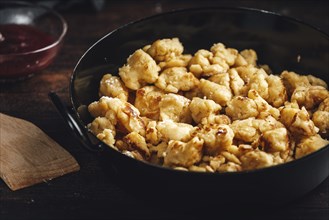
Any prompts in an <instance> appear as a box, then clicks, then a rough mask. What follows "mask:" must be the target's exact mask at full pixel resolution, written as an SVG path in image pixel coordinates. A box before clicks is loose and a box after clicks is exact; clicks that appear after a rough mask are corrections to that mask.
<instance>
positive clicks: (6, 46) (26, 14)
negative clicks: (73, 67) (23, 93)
mask: <svg viewBox="0 0 329 220" xmlns="http://www.w3.org/2000/svg"><path fill="white" fill-rule="evenodd" d="M66 32H67V23H66V21H65V20H64V18H63V17H62V16H61V15H60V14H58V13H57V12H55V11H54V10H52V9H50V8H47V7H44V6H41V5H35V4H31V3H26V2H15V1H7V2H3V1H1V2H0V81H1V82H8V81H17V80H22V79H26V78H28V77H31V76H33V75H34V74H36V73H39V72H40V71H41V70H43V69H45V68H46V67H48V66H49V65H50V64H51V63H52V62H53V61H54V59H55V57H56V55H57V54H58V52H59V50H60V48H61V46H62V43H63V39H64V36H65V34H66Z"/></svg>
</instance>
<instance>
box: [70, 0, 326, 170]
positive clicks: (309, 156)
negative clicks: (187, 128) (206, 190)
mask: <svg viewBox="0 0 329 220" xmlns="http://www.w3.org/2000/svg"><path fill="white" fill-rule="evenodd" d="M211 10H213V11H215V10H218V11H219V10H236V11H246V12H252V13H260V14H265V15H271V16H275V17H281V18H283V19H286V20H290V21H293V22H297V23H299V24H302V25H305V26H307V27H309V28H311V29H313V30H315V31H317V32H319V33H321V34H322V35H323V36H324V37H325V38H326V39H327V40H328V41H329V33H326V32H324V31H323V30H321V29H320V28H318V27H316V26H314V25H311V24H309V23H307V22H305V21H302V20H299V19H297V18H295V17H290V16H286V15H282V14H280V13H277V12H272V11H268V10H263V9H258V8H250V7H230V6H216V7H209V6H206V7H190V8H183V9H176V10H171V11H167V12H162V13H159V14H155V15H151V16H147V17H143V18H141V19H137V20H134V21H131V22H128V23H125V24H123V25H121V26H119V27H118V28H115V29H113V30H112V31H110V32H108V33H106V34H105V35H104V36H102V37H100V38H99V39H98V40H96V41H95V42H94V43H93V44H92V45H91V46H89V48H88V49H87V50H85V51H84V53H83V55H82V56H81V57H80V58H79V60H78V62H77V63H76V65H75V67H74V69H73V71H72V74H71V77H70V85H69V95H70V101H71V104H72V110H73V112H74V114H76V116H78V117H75V119H77V121H78V124H79V125H80V126H82V127H83V128H84V129H86V131H87V132H88V133H90V134H91V135H92V136H93V137H94V138H96V136H95V135H94V134H92V133H91V132H90V131H89V130H88V129H87V127H86V125H85V124H84V122H83V121H82V120H81V118H80V117H79V113H78V108H76V106H75V104H77V103H78V101H77V100H76V97H75V95H74V81H75V78H76V75H77V69H78V66H79V65H80V63H81V62H82V60H83V59H84V57H85V56H86V55H87V54H88V53H89V51H91V50H92V49H93V48H94V47H96V46H97V45H98V44H99V43H100V42H102V41H103V40H105V39H106V38H107V37H109V36H111V35H112V34H115V33H116V32H118V31H121V30H122V29H124V28H126V27H127V26H131V25H135V24H139V23H141V22H144V21H148V20H152V19H155V18H157V17H161V16H167V15H170V14H176V13H184V12H191V11H211ZM97 140H99V139H97ZM97 147H98V149H96V150H98V151H99V152H102V153H104V151H113V152H116V153H118V154H119V155H120V157H122V158H125V159H127V160H133V161H134V162H135V163H138V164H141V165H143V164H144V165H146V166H148V167H149V168H154V169H160V170H161V171H164V172H175V173H183V174H186V175H201V176H214V177H215V176H236V175H238V176H240V175H250V174H257V173H263V172H266V171H267V172H269V171H275V170H278V169H282V168H284V167H292V166H296V165H297V164H300V163H304V162H306V161H307V160H310V159H312V158H314V157H317V156H319V155H320V154H322V153H323V152H324V151H327V150H329V144H327V145H325V146H323V147H322V148H320V149H318V150H316V151H314V152H312V153H310V154H307V155H304V156H303V157H301V158H298V159H294V160H291V161H288V162H285V163H281V164H276V165H272V166H268V167H261V168H256V169H252V170H242V171H235V172H198V171H189V170H188V171H185V170H180V169H173V168H170V167H165V166H161V165H157V164H153V163H150V162H147V161H140V160H138V159H135V158H131V157H129V156H127V155H125V154H123V153H122V152H120V151H118V150H115V149H114V148H112V147H111V146H108V145H107V144H106V143H104V142H102V141H101V140H99V143H98V144H97ZM105 153H106V152H105Z"/></svg>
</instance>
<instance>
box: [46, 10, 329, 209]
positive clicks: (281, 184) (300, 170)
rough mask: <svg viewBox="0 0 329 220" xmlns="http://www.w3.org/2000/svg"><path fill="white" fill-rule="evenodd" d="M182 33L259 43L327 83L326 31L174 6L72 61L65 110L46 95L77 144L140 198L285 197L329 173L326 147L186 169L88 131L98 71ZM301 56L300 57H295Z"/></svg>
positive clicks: (277, 69)
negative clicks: (275, 161) (282, 157)
mask: <svg viewBox="0 0 329 220" xmlns="http://www.w3.org/2000/svg"><path fill="white" fill-rule="evenodd" d="M172 37H179V38H180V40H181V42H182V43H183V45H184V48H185V50H184V53H192V54H193V53H194V52H196V50H198V49H200V48H204V49H209V48H210V47H211V45H212V44H213V43H215V42H222V43H224V44H225V45H226V46H228V47H233V48H237V49H238V50H242V49H247V48H252V49H254V50H256V52H257V54H258V57H259V60H258V63H260V64H268V65H269V66H270V67H271V68H272V70H273V72H274V73H276V74H279V73H281V72H282V71H283V70H290V71H295V72H297V73H301V74H313V75H315V76H317V77H320V78H322V79H324V80H325V81H326V82H327V83H328V82H329V80H328V72H329V65H328V64H329V54H328V41H329V40H328V39H329V37H328V35H327V34H325V33H323V32H321V31H320V30H317V29H316V28H314V27H312V26H310V25H307V24H304V23H302V22H300V21H297V20H295V19H292V18H288V17H284V16H281V15H277V14H274V13H271V12H266V11H260V10H255V9H246V8H201V9H200V8H199V9H188V10H181V11H174V12H169V13H164V14H160V15H156V16H153V17H149V18H146V19H142V20H140V21H136V22H132V23H130V24H127V25H125V26H123V27H121V28H119V29H117V30H114V31H113V32H111V33H109V34H107V35H106V36H105V37H103V38H102V39H100V40H99V41H98V42H96V43H95V44H94V45H93V46H91V47H90V48H89V49H88V51H87V52H86V53H85V54H84V55H83V56H82V58H81V59H80V61H79V62H78V64H77V65H76V67H75V69H74V72H73V75H72V78H71V84H70V92H71V101H72V105H73V109H72V111H71V112H69V111H67V109H66V108H65V106H63V104H62V103H61V102H60V100H59V99H58V97H57V96H56V94H54V93H51V94H50V97H51V99H52V100H53V101H54V103H55V105H56V106H57V107H58V109H59V110H60V112H61V114H62V115H63V117H64V119H65V120H66V121H67V122H68V123H69V125H70V127H71V128H72V130H73V131H74V132H75V134H77V136H78V137H79V140H81V142H82V144H83V145H84V146H85V147H87V148H88V149H90V150H92V151H96V152H98V153H99V156H100V161H101V162H102V164H103V165H104V170H115V172H116V173H117V174H118V175H117V176H115V179H116V180H118V181H119V182H120V184H121V185H122V186H124V187H126V188H127V189H130V190H131V191H133V192H139V193H141V195H143V196H144V197H153V198H157V199H158V201H160V200H162V201H164V200H165V199H168V200H171V201H172V202H178V203H180V204H187V203H189V202H190V203H194V204H195V203H200V201H203V202H204V201H205V202H207V201H208V202H209V203H210V201H211V200H212V199H215V200H216V204H222V203H225V204H230V203H234V204H280V203H281V204H282V203H286V202H288V201H292V200H294V199H297V198H299V197H301V196H302V195H305V194H306V193H307V192H310V191H311V190H312V189H314V188H315V187H316V186H318V185H319V184H320V183H321V182H322V181H323V180H324V179H326V178H327V176H328V174H329V146H326V147H324V148H322V149H321V150H319V151H317V152H315V153H312V154H310V155H308V156H305V157H303V158H301V159H298V160H295V161H292V162H289V163H286V164H282V165H278V166H274V167H269V168H264V169H259V170H254V171H243V172H236V173H215V174H214V173H198V172H184V171H178V170H172V169H168V168H163V167H159V166H156V165H151V164H147V163H144V162H140V161H138V160H135V159H132V158H130V157H127V156H125V155H123V154H121V153H119V152H117V151H115V150H113V149H112V148H110V147H108V146H106V145H105V144H103V143H101V142H99V141H98V140H97V139H96V138H95V136H93V135H92V134H90V133H89V132H87V130H86V128H85V127H86V125H87V124H88V123H89V122H91V120H92V119H91V118H90V116H89V115H88V113H87V111H86V106H88V104H90V103H91V102H92V101H95V100H98V98H99V97H98V86H99V81H100V79H101V77H102V75H103V74H105V73H112V74H117V69H118V68H119V67H121V66H122V65H123V64H124V63H125V62H126V59H127V57H128V56H129V55H130V54H132V53H133V52H134V51H135V50H136V49H139V48H141V47H143V46H144V45H147V44H150V43H152V42H153V41H155V40H157V39H161V38H172ZM298 56H300V57H301V59H300V62H298V59H297V57H298Z"/></svg>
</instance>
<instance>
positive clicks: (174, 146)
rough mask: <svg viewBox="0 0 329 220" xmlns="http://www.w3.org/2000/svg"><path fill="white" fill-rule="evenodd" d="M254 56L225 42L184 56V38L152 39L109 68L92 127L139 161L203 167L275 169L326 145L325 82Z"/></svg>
mask: <svg viewBox="0 0 329 220" xmlns="http://www.w3.org/2000/svg"><path fill="white" fill-rule="evenodd" d="M257 60H258V56H257V53H256V51H254V50H253V49H245V50H242V51H238V50H237V49H234V48H228V47H226V46H225V45H224V44H223V43H215V44H213V46H211V47H210V48H209V50H208V49H204V48H200V49H199V50H197V51H196V52H195V53H194V54H184V47H183V44H182V43H181V42H180V40H179V39H178V38H172V39H169V38H168V39H159V40H156V41H155V42H153V43H152V44H150V45H145V46H144V47H143V48H140V49H137V50H136V51H135V52H134V53H132V54H131V55H130V56H129V57H128V58H127V62H126V64H124V65H123V66H122V67H121V68H119V69H118V74H116V73H104V76H103V78H102V79H101V81H100V85H99V97H100V98H99V100H96V101H95V102H93V103H90V105H89V106H88V110H89V112H90V114H91V116H92V117H93V118H94V120H93V121H92V122H91V123H90V124H89V125H88V129H89V130H90V131H91V132H92V133H93V134H95V135H96V136H97V138H98V139H100V140H101V141H103V142H104V143H105V144H107V145H109V147H112V148H114V149H115V150H118V151H120V152H122V153H123V154H125V155H127V156H130V157H133V158H135V159H137V160H142V161H145V162H149V163H152V164H157V165H160V166H165V167H170V168H173V169H178V170H185V171H198V172H236V171H243V170H252V169H259V168H263V167H269V166H273V165H277V164H282V163H285V162H288V161H292V160H295V159H298V158H301V157H303V156H305V155H307V154H310V153H312V152H314V151H316V150H318V149H320V148H322V147H324V146H326V145H328V144H329V141H328V138H329V92H328V86H327V83H326V82H325V81H323V80H321V79H319V78H317V77H315V76H313V75H305V74H303V75H300V74H298V73H295V72H293V71H289V70H285V71H283V72H281V73H277V74H273V73H272V70H271V69H270V67H269V66H268V65H260V64H258V62H257Z"/></svg>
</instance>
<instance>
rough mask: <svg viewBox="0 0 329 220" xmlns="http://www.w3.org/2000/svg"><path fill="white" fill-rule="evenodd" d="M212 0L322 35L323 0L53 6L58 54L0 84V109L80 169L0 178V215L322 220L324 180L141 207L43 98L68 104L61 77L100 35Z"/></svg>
mask: <svg viewBox="0 0 329 220" xmlns="http://www.w3.org/2000/svg"><path fill="white" fill-rule="evenodd" d="M72 2H73V3H74V2H75V1H72ZM88 5H89V6H88ZM213 5H216V6H245V7H253V8H261V9H265V10H270V11H274V12H277V13H281V14H284V15H288V16H293V17H296V18H298V19H300V20H303V21H305V22H307V23H310V24H312V25H315V26H317V27H319V28H321V29H322V30H324V31H325V32H327V33H328V30H329V29H328V27H329V21H328V20H329V19H328V12H329V8H328V3H327V1H168V0H167V1H158V0H154V1H124V0H122V1H110V2H106V3H105V4H104V5H103V7H102V9H101V10H100V11H96V10H95V9H93V7H90V2H88V3H83V2H81V1H80V2H79V3H77V4H72V5H70V4H67V5H66V7H61V8H58V10H59V11H60V13H61V14H62V15H63V16H64V18H65V19H66V20H67V22H68V26H69V30H68V33H67V36H66V38H65V43H64V46H63V48H62V50H61V52H60V54H59V56H58V57H57V59H56V60H55V62H54V63H53V64H52V65H51V66H50V67H48V68H47V69H46V70H44V71H43V72H42V73H41V74H38V75H35V76H34V77H32V78H30V79H28V80H26V81H23V82H18V83H14V84H0V87H1V93H0V112H2V113H6V114H9V115H12V116H16V117H20V118H23V119H26V120H29V121H31V122H33V123H34V124H36V125H37V126H39V127H40V128H41V129H42V130H43V131H45V132H46V133H47V134H48V135H49V136H50V137H52V138H53V139H54V140H56V141H57V142H58V143H59V144H60V145H61V146H63V147H64V148H65V149H67V150H68V151H69V152H70V153H71V154H72V155H73V156H74V157H75V158H76V159H77V161H78V162H79V164H80V166H81V170H80V171H79V172H76V173H72V174H68V175H65V176H62V177H60V178H57V179H53V180H51V181H49V182H45V183H42V184H38V185H35V186H32V187H29V188H25V189H22V190H18V191H15V192H13V191H11V190H10V189H9V188H8V187H7V186H6V184H5V183H4V182H3V181H1V180H0V219H2V220H6V219H31V220H32V219H33V220H36V219H73V218H74V219H126V218H129V219H194V218H198V219H210V217H216V218H218V219H219V218H223V217H226V218H230V219H234V218H235V217H243V218H244V219H312V220H313V219H328V216H329V178H327V179H326V180H325V181H324V182H323V183H321V184H320V185H319V186H318V187H317V188H316V189H315V190H313V191H312V192H311V193H309V194H307V195H305V196H304V197H302V198H300V199H298V200H297V201H294V202H292V203H289V204H286V205H284V206H282V207H267V208H264V207H262V208H258V207H255V208H254V209H253V211H248V210H246V209H245V208H243V207H232V208H230V209H225V210H224V209H221V207H220V206H219V207H218V208H217V210H206V209H205V210H189V209H184V210H180V209H172V208H171V207H170V202H168V206H158V205H157V204H149V203H148V202H146V201H144V200H143V198H137V197H135V196H134V195H131V194H129V193H128V192H127V191H125V190H124V188H122V187H120V185H118V184H117V183H115V182H114V181H113V179H112V177H111V176H109V175H107V174H106V173H105V172H104V170H103V169H102V167H101V166H100V164H99V160H98V157H97V155H95V154H93V153H91V152H88V151H87V150H85V149H84V148H83V147H82V146H81V145H80V144H79V142H78V141H77V140H76V139H75V138H74V137H73V136H72V134H71V133H70V131H69V130H68V128H67V127H66V125H65V123H64V122H63V120H62V119H61V117H60V115H59V114H58V112H57V111H56V109H55V108H54V106H53V104H52V103H51V102H50V101H49V99H48V96H47V94H48V92H49V91H51V90H53V91H56V92H57V93H58V95H59V96H60V97H61V98H62V99H63V100H64V101H65V102H66V103H69V92H68V86H69V78H70V76H71V73H72V70H73V68H74V66H75V64H76V62H77V61H78V59H79V57H80V56H81V55H82V54H83V53H84V51H86V50H87V48H88V47H90V46H91V45H92V44H93V43H94V42H96V40H97V39H99V38H100V37H102V36H104V35H105V34H106V33H108V32H110V31H112V30H114V29H115V28H118V27H119V26H121V25H123V24H126V23H128V22H130V21H134V20H136V19H140V18H143V17H145V16H149V15H154V14H157V13H160V12H166V11H170V10H173V9H181V8H187V7H199V6H213ZM0 153H1V152H0ZM226 218H224V219H226Z"/></svg>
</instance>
